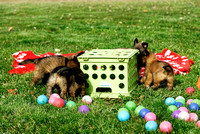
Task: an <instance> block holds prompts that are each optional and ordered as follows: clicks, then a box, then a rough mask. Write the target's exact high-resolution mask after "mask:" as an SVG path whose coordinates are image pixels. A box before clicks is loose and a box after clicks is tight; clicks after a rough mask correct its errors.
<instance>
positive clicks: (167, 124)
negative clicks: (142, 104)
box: [159, 121, 172, 133]
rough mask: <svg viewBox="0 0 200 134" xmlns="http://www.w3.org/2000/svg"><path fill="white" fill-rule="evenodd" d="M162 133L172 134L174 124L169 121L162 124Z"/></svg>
mask: <svg viewBox="0 0 200 134" xmlns="http://www.w3.org/2000/svg"><path fill="white" fill-rule="evenodd" d="M159 128H160V131H161V132H164V133H170V132H171V131H172V124H171V123H170V122H169V121H163V122H161V123H160V126H159Z"/></svg>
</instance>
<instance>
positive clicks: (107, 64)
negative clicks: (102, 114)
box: [78, 49, 138, 98]
mask: <svg viewBox="0 0 200 134" xmlns="http://www.w3.org/2000/svg"><path fill="white" fill-rule="evenodd" d="M137 54H138V50H136V49H93V50H91V51H89V52H86V53H84V54H83V55H81V56H79V57H78V60H79V62H80V66H81V70H82V71H83V72H84V74H85V76H86V78H87V80H88V83H89V88H88V89H87V94H89V95H90V96H91V97H100V98H118V97H119V95H124V96H130V92H131V91H132V90H134V88H135V87H136V86H137Z"/></svg>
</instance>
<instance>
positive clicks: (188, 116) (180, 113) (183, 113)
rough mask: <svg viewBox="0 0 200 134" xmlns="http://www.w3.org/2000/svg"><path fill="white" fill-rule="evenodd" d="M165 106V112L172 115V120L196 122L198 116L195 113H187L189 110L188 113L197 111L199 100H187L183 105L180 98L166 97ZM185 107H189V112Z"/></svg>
mask: <svg viewBox="0 0 200 134" xmlns="http://www.w3.org/2000/svg"><path fill="white" fill-rule="evenodd" d="M165 104H166V105H167V106H168V108H167V111H168V112H171V113H172V117H173V118H177V119H180V120H185V121H190V122H192V121H197V120H198V116H197V114H196V113H189V110H190V111H198V110H199V105H200V100H198V99H194V100H193V99H189V100H188V101H187V102H186V103H185V98H184V97H182V96H178V97H176V99H174V98H172V97H168V98H167V99H166V100H165ZM185 105H189V110H188V109H187V108H186V107H185ZM198 122H200V121H198ZM197 126H198V123H197ZM198 127H199V126H198Z"/></svg>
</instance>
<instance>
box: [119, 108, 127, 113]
mask: <svg viewBox="0 0 200 134" xmlns="http://www.w3.org/2000/svg"><path fill="white" fill-rule="evenodd" d="M121 111H127V112H128V109H126V108H120V109H119V110H118V114H119V112H121Z"/></svg>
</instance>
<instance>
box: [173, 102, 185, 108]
mask: <svg viewBox="0 0 200 134" xmlns="http://www.w3.org/2000/svg"><path fill="white" fill-rule="evenodd" d="M174 105H175V106H176V107H178V108H179V107H181V106H183V103H181V102H176V103H175V104H174Z"/></svg>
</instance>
